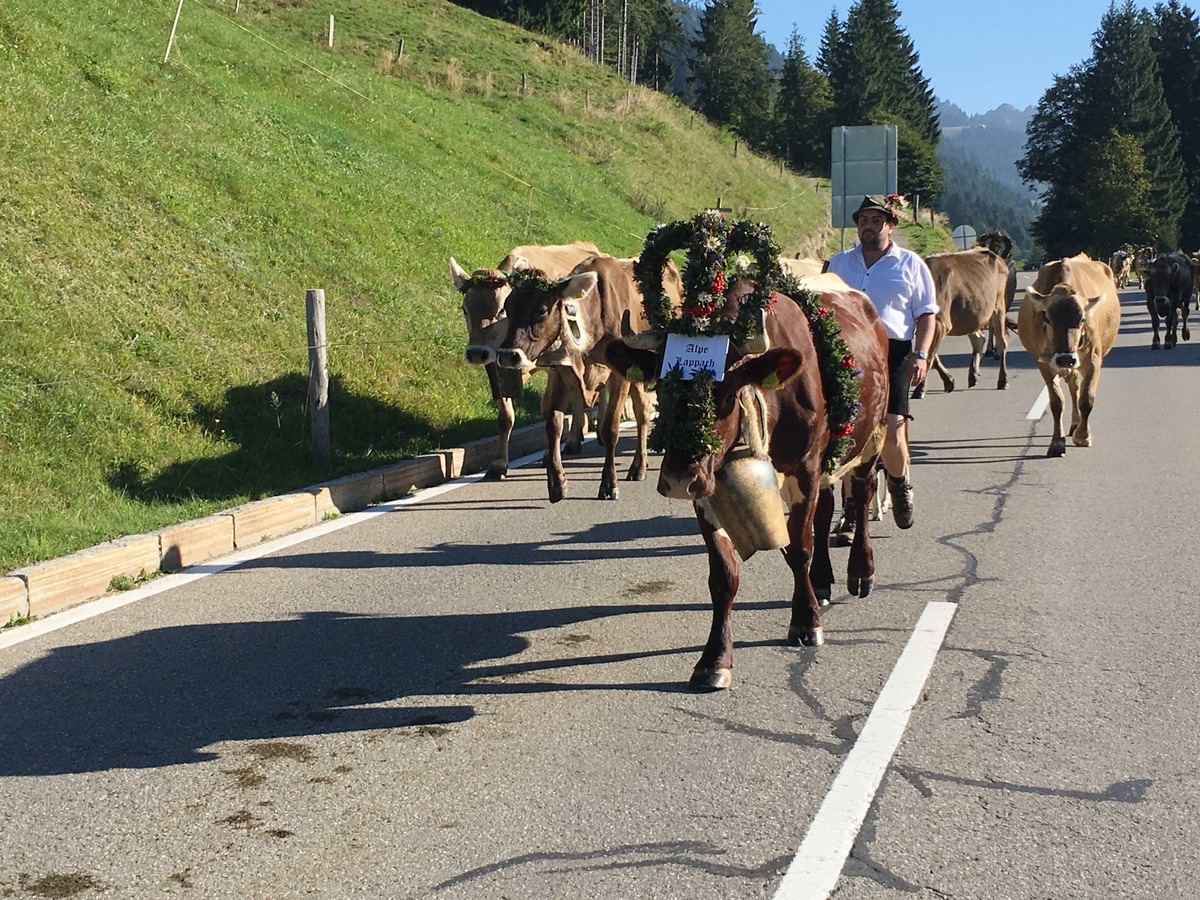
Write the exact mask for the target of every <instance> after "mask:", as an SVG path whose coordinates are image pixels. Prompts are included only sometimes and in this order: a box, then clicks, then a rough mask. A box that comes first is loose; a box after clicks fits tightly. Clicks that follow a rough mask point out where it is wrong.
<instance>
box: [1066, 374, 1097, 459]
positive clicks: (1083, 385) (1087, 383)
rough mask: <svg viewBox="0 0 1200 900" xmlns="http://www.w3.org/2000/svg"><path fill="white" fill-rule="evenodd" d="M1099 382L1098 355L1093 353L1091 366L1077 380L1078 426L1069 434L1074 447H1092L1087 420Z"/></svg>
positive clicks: (1094, 402) (1093, 404)
mask: <svg viewBox="0 0 1200 900" xmlns="http://www.w3.org/2000/svg"><path fill="white" fill-rule="evenodd" d="M1099 381H1100V354H1099V353H1095V354H1094V356H1093V358H1092V361H1091V364H1090V365H1088V366H1087V370H1086V371H1085V372H1083V373H1082V377H1081V378H1079V381H1078V383H1079V388H1078V394H1079V400H1078V404H1079V424H1078V425H1076V426H1075V428H1074V429H1073V430H1072V432H1071V440H1072V441H1074V443H1075V446H1076V447H1090V446H1092V433H1091V431H1089V430H1088V419H1089V418H1090V417H1091V415H1092V409H1093V407H1095V405H1096V385H1097V383H1099Z"/></svg>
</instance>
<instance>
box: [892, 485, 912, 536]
mask: <svg viewBox="0 0 1200 900" xmlns="http://www.w3.org/2000/svg"><path fill="white" fill-rule="evenodd" d="M887 482H888V493H889V494H891V496H892V516H893V518H895V520H896V525H897V526H899V527H900V528H912V526H913V486H912V482H911V481H909V480H908V479H907V478H893V477H892V476H891V475H889V476H888V477H887Z"/></svg>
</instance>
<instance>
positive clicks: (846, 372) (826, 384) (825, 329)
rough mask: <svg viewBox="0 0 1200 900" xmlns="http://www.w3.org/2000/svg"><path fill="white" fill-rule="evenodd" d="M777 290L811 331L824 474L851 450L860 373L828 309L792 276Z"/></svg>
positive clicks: (858, 406) (858, 404) (831, 312)
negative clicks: (824, 436)
mask: <svg viewBox="0 0 1200 900" xmlns="http://www.w3.org/2000/svg"><path fill="white" fill-rule="evenodd" d="M780 288H781V290H782V291H783V293H785V294H787V295H788V296H789V297H791V298H792V299H793V300H795V301H796V304H797V305H798V306H799V307H800V308H801V309H802V310H804V314H805V315H806V316H807V317H808V322H809V325H810V327H811V330H812V336H813V345H814V346H815V347H816V350H817V361H818V363H819V365H820V367H821V388H822V390H823V391H824V393H825V418H826V420H827V421H828V422H829V433H830V441H829V446H828V447H826V448H825V458H824V468H825V472H826V474H828V473H830V472H833V471H834V470H835V469H836V468H837V467H838V464H839V463H840V462H841V461H842V458H843V457H845V456H846V454H847V453H849V452H850V449H851V448H852V447H853V446H854V420H855V419H857V418H858V412H859V410H860V409H862V403H860V402H859V399H858V397H859V385H860V383H861V379H862V376H863V370H862V369H860V368H859V367H858V362H857V361H856V360H855V359H854V354H853V353H851V352H850V345H849V344H847V343H846V341H845V339H844V338H843V337H842V328H841V326H840V325H838V323H837V316H835V315H834V312H833V310H832V309H830V308H829V307H828V306H822V305H821V298H820V297H819V296H818V295H817V294H814V293H813V292H812V291H810V290H807V289H806V288H804V287H803V286H802V285H801V283H800V279H798V278H797V277H796V276H794V275H786V276H784V278H783V279H782V283H781V285H780Z"/></svg>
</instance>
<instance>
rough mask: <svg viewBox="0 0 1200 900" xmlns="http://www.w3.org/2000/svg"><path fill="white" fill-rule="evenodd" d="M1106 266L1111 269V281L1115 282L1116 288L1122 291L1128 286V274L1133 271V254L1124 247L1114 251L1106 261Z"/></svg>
mask: <svg viewBox="0 0 1200 900" xmlns="http://www.w3.org/2000/svg"><path fill="white" fill-rule="evenodd" d="M1108 267H1109V268H1110V269H1112V270H1113V281H1115V282H1116V284H1117V290H1120V291H1123V290H1125V289H1126V288H1127V287H1129V275H1130V273H1131V272H1132V271H1133V254H1132V253H1130V252H1129V251H1128V250H1126V249H1125V248H1124V247H1122V248H1121V249H1119V250H1117V251H1115V252H1114V253H1113V255H1112V259H1110V260H1109V261H1108Z"/></svg>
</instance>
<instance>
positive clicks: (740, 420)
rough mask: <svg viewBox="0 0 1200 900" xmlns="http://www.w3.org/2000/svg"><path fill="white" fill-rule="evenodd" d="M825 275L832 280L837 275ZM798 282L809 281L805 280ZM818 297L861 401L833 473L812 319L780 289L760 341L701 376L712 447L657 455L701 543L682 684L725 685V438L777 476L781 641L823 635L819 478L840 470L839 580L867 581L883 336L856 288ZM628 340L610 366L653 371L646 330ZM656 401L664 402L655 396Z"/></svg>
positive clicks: (728, 550) (825, 518) (826, 581)
mask: <svg viewBox="0 0 1200 900" xmlns="http://www.w3.org/2000/svg"><path fill="white" fill-rule="evenodd" d="M836 280H837V283H838V284H839V285H841V281H840V279H836ZM807 283H808V284H809V285H810V286H811V285H813V283H814V281H813V280H809V281H808V282H807ZM751 287H752V283H751V282H749V281H745V280H742V281H739V282H737V283H736V284H735V285H734V286H733V288H732V289H731V290H730V292H729V298H730V299H729V301H728V302H727V303H726V305H725V307H724V311H723V313H722V315H725V316H728V317H731V318H732V317H735V316H736V313H737V308H738V305H739V302H740V301H741V299H742V298H743V297H744V296H745V295H746V293H747V291H748V290H749V289H750V288H751ZM819 297H820V302H821V304H822V305H824V306H826V307H829V308H831V309H832V310H833V311H834V315H835V316H836V317H837V322H838V324H839V325H840V327H841V335H842V337H843V338H844V339H845V341H846V342H847V344H848V345H849V347H850V350H851V352H852V353H853V356H854V359H855V363H856V365H857V366H858V367H859V368H860V369H861V371H862V373H863V374H862V375H861V376H860V377H859V385H860V394H859V401H860V402H861V404H862V406H861V408H860V409H859V411H858V415H857V417H856V419H855V430H854V446H853V448H852V449H851V451H850V453H849V454H848V455H847V458H846V460H845V462H844V464H843V465H842V466H841V467H840V468H839V471H837V472H835V473H832V474H828V475H826V474H823V471H822V456H823V454H824V450H825V448H826V447H827V446H828V445H829V443H830V441H831V440H834V439H835V438H834V436H833V435H831V433H830V429H829V426H828V421H827V416H826V405H825V393H824V390H823V388H822V379H821V369H820V366H819V364H818V360H817V356H816V348H815V346H814V338H813V333H812V326H811V325H810V324H809V320H808V317H807V316H806V315H805V313H804V311H803V310H802V309H801V308H800V306H799V305H797V304H796V303H795V302H792V301H791V300H790V299H789V298H787V297H785V296H783V295H777V298H776V303H775V305H774V308H773V309H772V311H771V313H770V314H769V315H767V316H766V317H765V318H766V327H765V331H766V336H767V337H768V338H769V344H770V349H768V350H767V351H766V352H764V353H761V354H759V355H752V356H748V357H744V358H740V359H736V360H733V361H732V362H733V364H732V365H731V366H729V367H727V370H726V372H725V376H724V380H723V381H719V382H714V384H713V394H714V405H715V410H716V418H717V421H716V428H717V431H718V432H719V434H720V439H721V446H720V448H719V449H718V450H717V451H716V452H714V453H711V454H709V455H705V456H701V457H698V458H697V457H694V456H692V455H691V454H689V453H685V452H680V451H676V450H673V449H670V448H668V450H667V451H666V452H665V453H664V455H663V461H662V468H661V471H660V477H659V482H658V491H659V493H661V494H663V495H664V496H668V497H682V498H684V499H689V500H691V501H692V502H693V505H694V507H695V511H696V519H697V521H698V523H699V526H700V533H701V535H702V536H703V538H704V544H705V546H706V548H707V550H708V573H709V574H708V584H709V590H710V593H711V597H712V609H713V617H712V628H711V630H710V631H709V636H708V641H707V642H706V643H705V646H704V651H703V653H702V654H701V656H700V660H699V662H698V663H697V664H696V668H695V671H694V672H693V673H692V676H691V679H690V681H689V684H690V686H691V687H693V688H697V689H707V690H715V689H722V688H727V687H729V685H730V683H731V681H732V666H733V631H732V627H731V614H732V610H733V600H734V596H735V595H736V593H737V588H738V580H739V575H738V571H739V565H738V559H737V556H736V555H735V549H734V545H733V543H732V541H731V540H730V538H729V536H728V534H727V533H726V531H725V529H724V528H723V527H722V524H721V522H720V521H719V519H718V518H717V515H716V513H715V512H714V511H713V507H712V505H711V504H710V503H709V502H708V500H709V498H711V497H712V496H713V494H714V492H715V490H716V486H717V480H718V477H719V475H718V473H719V472H720V471H721V469H722V466H723V464H724V462H725V460H726V458H727V455H728V454H729V453H730V450H731V449H732V448H733V447H734V445H735V444H738V443H740V442H745V443H747V444H749V446H750V448H751V450H752V451H754V452H755V453H756V454H758V455H760V456H767V457H768V458H769V459H770V462H771V464H772V465H773V466H774V468H775V471H776V472H778V473H779V474H780V475H783V476H785V481H784V484H783V488H782V489H781V493H782V494H783V496H784V499H785V502H786V505H787V506H788V507H789V509H790V515H789V517H788V521H787V540H788V544H787V546H786V547H785V548H784V551H783V554H784V558H785V559H786V561H787V564H788V566H789V568H790V569H791V570H792V577H793V585H794V587H793V592H792V610H791V622H790V625H789V627H788V642H789V643H790V644H792V645H793V646H798V645H801V644H803V645H805V646H819V645H820V644H822V643H823V642H824V634H823V630H822V627H821V618H820V607H821V605H823V603H825V602H828V599H829V597H830V596H831V592H832V585H833V580H834V578H833V569H832V566H831V564H830V561H829V524H830V520H831V519H832V517H833V506H834V503H833V490H832V487H831V484H832V483H833V481H834V479H836V478H839V477H841V476H842V475H843V474H845V475H847V476H848V477H849V478H850V480H851V485H852V492H853V495H854V497H855V499H856V500H857V507H858V510H859V520H858V523H857V530H856V534H855V542H854V544H853V546H852V547H851V550H850V560H849V563H848V566H847V583H848V586H849V589H850V591H851V592H852V593H856V594H858V595H859V596H861V597H865V596H866V595H867V594H868V593H869V592H870V590H871V588H872V586H873V583H874V573H875V566H874V557H873V552H872V548H871V540H870V535H869V534H868V532H867V521H866V510H867V508H868V507H869V506H870V501H871V494H872V493H873V492H874V488H875V479H874V471H875V469H874V467H875V463H876V459H877V457H878V454H879V450H880V449H881V448H882V445H883V435H884V433H885V431H886V426H885V424H884V423H885V413H886V408H887V391H888V368H887V335H886V333H885V332H884V329H883V325H882V323H881V322H880V320H879V315H878V313H877V312H876V311H875V307H874V306H873V305H872V303H871V301H870V300H869V299H868V298H867V296H866V295H865V294H862V293H859V292H858V291H853V290H850V289H849V288H846V287H845V286H844V285H841V286H840V287H830V288H828V289H826V290H822V291H821V292H820V294H819ZM636 338H637V339H636V340H634V339H633V338H626V340H625V342H623V343H614V344H612V345H610V347H609V351H608V359H609V361H610V362H611V363H612V364H613V366H614V367H616V368H618V369H619V370H621V371H631V370H632V369H633V368H634V367H636V368H637V369H638V370H640V371H642V372H654V371H657V369H656V367H657V366H658V360H659V357H660V355H661V351H658V352H655V351H651V350H649V349H645V346H646V345H649V344H652V343H653V336H651V335H648V334H645V333H644V334H642V335H637V336H636ZM643 338H648V339H649V340H642V339H643ZM631 344H634V345H635V346H631ZM731 356H737V353H736V352H733V353H731ZM771 388H778V389H771ZM659 402H660V404H661V403H663V402H666V401H665V400H663V399H661V398H660V401H659ZM730 527H732V523H731V526H730Z"/></svg>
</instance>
